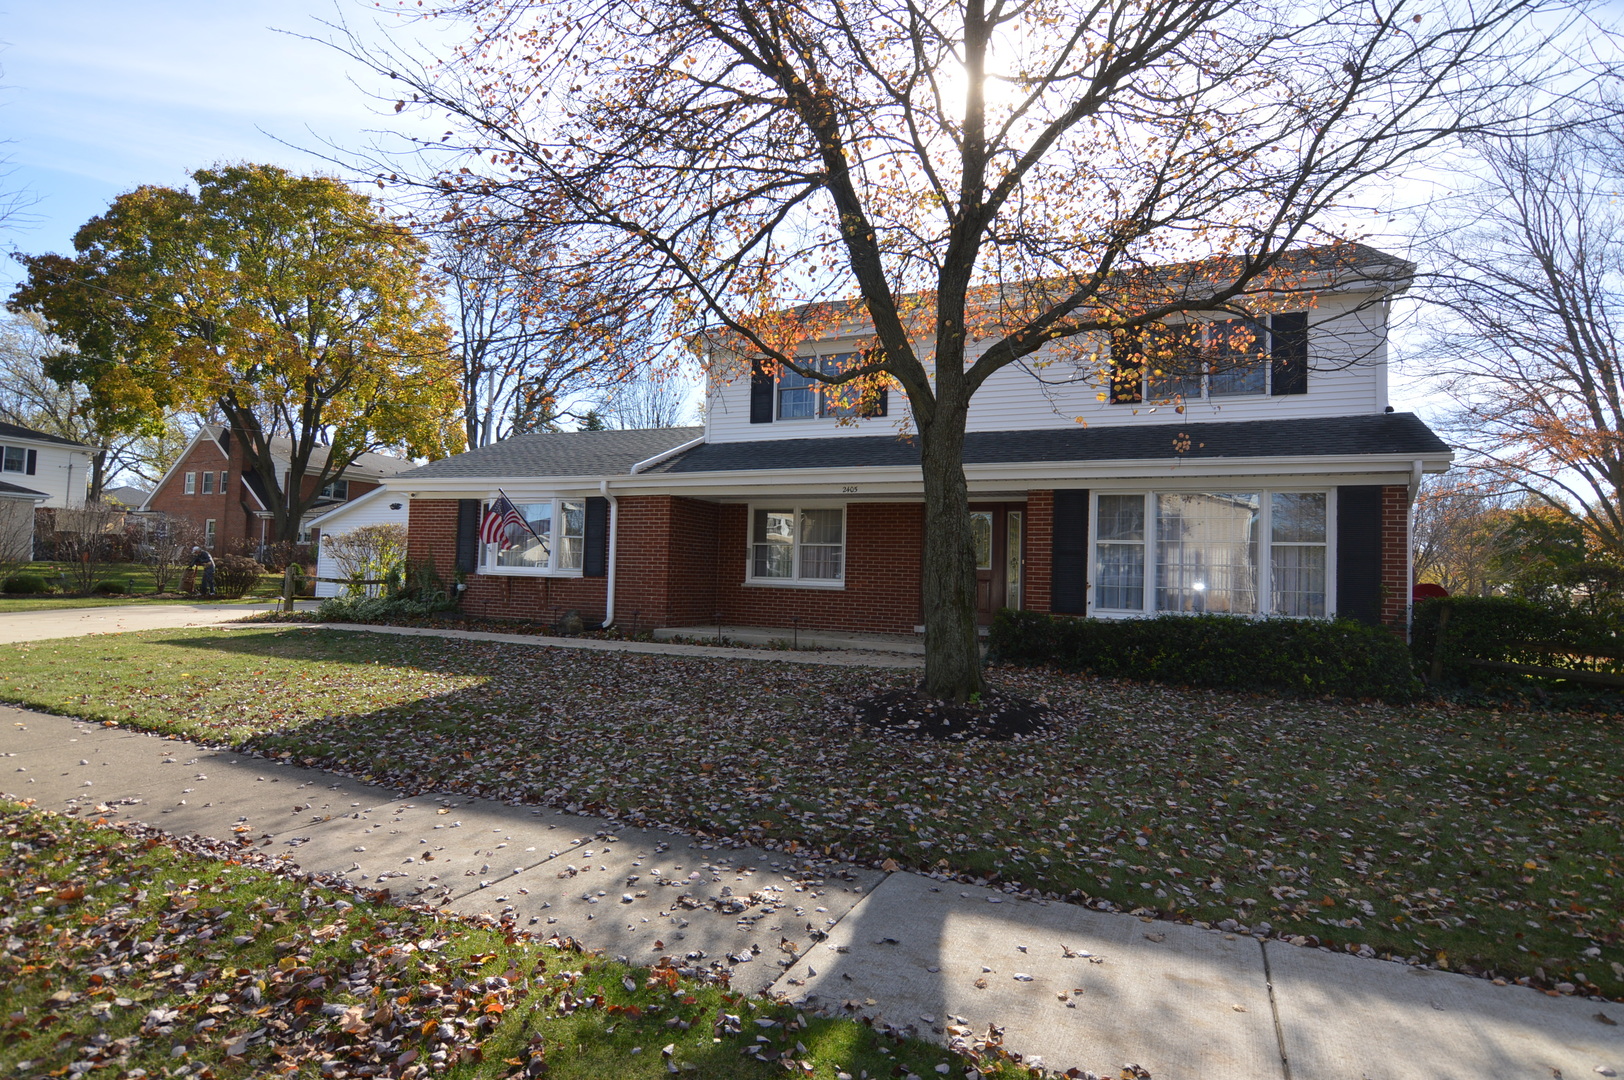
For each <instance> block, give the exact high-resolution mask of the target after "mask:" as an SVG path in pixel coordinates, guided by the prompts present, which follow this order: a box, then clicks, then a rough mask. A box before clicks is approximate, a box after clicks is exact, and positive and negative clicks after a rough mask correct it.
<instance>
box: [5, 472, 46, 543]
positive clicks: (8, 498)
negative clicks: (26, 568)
mask: <svg viewBox="0 0 1624 1080" xmlns="http://www.w3.org/2000/svg"><path fill="white" fill-rule="evenodd" d="M47 498H48V496H47V495H46V494H45V492H43V491H35V490H33V489H32V488H25V487H23V486H22V485H21V484H12V483H7V482H6V481H4V480H0V563H17V562H29V561H31V560H32V559H33V558H34V507H36V506H38V505H39V504H40V503H43V502H44V501H45V500H46V499H47Z"/></svg>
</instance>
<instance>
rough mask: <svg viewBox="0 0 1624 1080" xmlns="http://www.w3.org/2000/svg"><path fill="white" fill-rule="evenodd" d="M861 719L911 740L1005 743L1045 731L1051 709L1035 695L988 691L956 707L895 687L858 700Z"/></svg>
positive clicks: (872, 726) (920, 693) (857, 707)
mask: <svg viewBox="0 0 1624 1080" xmlns="http://www.w3.org/2000/svg"><path fill="white" fill-rule="evenodd" d="M855 705H856V709H857V716H858V719H859V720H861V721H862V722H863V723H864V724H865V725H867V726H868V727H871V728H878V729H880V730H882V731H887V732H890V733H892V734H895V735H901V736H904V737H906V738H921V739H945V740H949V741H961V740H964V739H992V740H994V741H997V742H1003V741H1006V740H1009V739H1013V738H1017V737H1019V736H1021V735H1030V734H1032V733H1033V732H1036V731H1041V730H1043V728H1044V727H1045V725H1046V723H1047V719H1048V712H1049V707H1048V706H1047V705H1044V704H1041V703H1039V702H1036V701H1033V700H1032V699H1031V698H1024V697H1018V696H1016V695H1014V694H1006V693H1002V692H1000V691H997V690H991V691H988V692H987V693H985V694H983V695H982V697H981V700H980V701H979V702H978V703H976V704H974V705H956V704H954V703H953V702H950V701H941V700H938V699H936V698H933V697H929V696H928V695H926V694H925V693H924V692H923V691H921V690H892V691H889V692H887V693H884V694H877V695H875V696H874V697H868V698H863V699H861V700H860V701H857V702H855Z"/></svg>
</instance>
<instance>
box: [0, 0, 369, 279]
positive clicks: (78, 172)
mask: <svg viewBox="0 0 1624 1080" xmlns="http://www.w3.org/2000/svg"><path fill="white" fill-rule="evenodd" d="M0 2H3V0H0ZM340 15H342V16H343V17H344V18H345V19H347V20H348V21H349V22H350V23H351V24H352V25H354V26H357V27H360V28H363V29H365V30H366V31H367V32H368V33H369V34H374V33H379V32H378V31H374V30H373V29H372V27H374V26H375V25H376V23H377V21H378V19H379V18H380V16H378V15H376V14H375V13H374V9H372V8H370V6H363V5H362V4H359V3H356V2H355V0H341V2H340V3H334V2H333V0H116V2H115V0H11V6H10V7H9V8H8V9H5V10H4V11H3V12H0V41H3V42H4V51H3V52H0V66H3V68H4V79H3V84H4V86H5V87H6V89H5V91H4V92H3V94H0V136H3V137H4V138H5V139H6V140H7V141H8V145H7V146H6V147H4V150H5V151H6V152H7V154H8V156H9V157H10V158H11V162H12V165H13V170H12V172H11V174H10V176H9V177H8V178H7V179H6V181H5V182H4V185H3V186H4V188H5V189H8V190H9V189H17V188H21V189H24V190H26V191H27V192H28V193H30V194H31V195H32V196H33V197H34V198H35V199H37V200H38V201H37V202H36V203H35V205H34V206H32V207H31V208H30V209H29V212H28V216H29V218H30V219H31V220H30V221H27V222H25V223H24V224H23V227H21V228H7V229H4V230H3V232H0V245H3V247H4V248H5V249H6V250H8V251H9V250H12V249H19V250H22V251H26V252H41V251H63V252H65V251H68V250H69V249H70V248H71V245H72V237H73V233H74V231H75V230H77V229H78V227H79V226H80V225H82V224H84V222H86V221H88V220H89V219H90V218H91V217H93V216H95V215H96V214H98V213H100V212H101V211H102V210H104V209H105V208H106V207H107V205H108V203H110V202H111V201H112V200H113V199H114V198H115V197H116V196H117V195H119V194H120V193H121V192H124V191H128V190H130V189H131V188H134V187H137V186H139V185H141V184H164V185H168V186H179V185H182V184H184V183H186V179H187V174H188V173H189V172H191V171H192V170H194V169H197V168H200V167H203V166H206V165H212V164H214V163H216V162H220V161H238V160H250V161H261V162H271V163H275V164H279V165H283V166H286V167H288V168H292V169H297V170H300V171H305V172H312V171H335V170H334V169H333V167H332V166H331V165H328V164H327V163H324V162H323V161H321V160H320V159H319V158H318V157H317V156H315V155H314V154H311V153H308V152H304V151H302V150H300V149H295V147H310V148H315V149H320V148H321V146H322V143H323V141H328V142H332V143H336V144H338V145H340V146H345V147H360V146H362V145H364V144H365V143H366V142H367V141H368V140H369V134H368V133H369V132H370V131H373V130H376V129H378V128H388V127H390V126H392V124H393V123H394V120H393V117H392V111H390V115H389V116H388V117H386V116H384V115H382V114H380V113H379V112H377V111H376V110H375V108H374V103H373V102H372V101H371V100H370V99H369V97H368V95H367V93H366V91H364V90H363V89H360V88H358V87H357V86H355V85H353V84H352V83H351V82H350V79H351V78H354V79H355V80H356V82H359V83H361V84H362V85H363V86H366V87H369V88H370V87H371V86H373V85H375V80H374V78H373V77H372V76H371V75H370V73H368V72H366V71H364V70H363V69H360V68H359V66H358V65H356V64H355V63H354V62H353V61H350V60H349V59H348V58H347V57H344V56H342V55H340V54H339V53H338V52H336V51H334V50H333V49H331V48H328V47H327V46H325V45H322V44H320V43H318V42H314V41H309V40H304V39H302V38H300V37H298V36H295V35H300V34H304V35H316V36H323V35H326V34H327V33H328V31H327V30H326V28H324V27H323V26H322V25H321V23H320V22H319V21H318V20H323V19H325V20H327V21H329V22H330V21H333V20H335V19H336V18H338V17H339V16H340ZM279 140H280V141H279ZM285 144H292V145H291V146H290V145H285ZM18 270H19V268H18V267H17V265H16V263H15V262H13V261H12V260H10V259H9V258H8V259H6V260H5V265H4V266H3V267H0V282H3V283H4V284H5V286H6V291H8V292H9V291H10V285H11V283H13V282H15V281H16V280H18V278H19V274H18Z"/></svg>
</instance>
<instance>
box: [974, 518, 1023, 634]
mask: <svg viewBox="0 0 1624 1080" xmlns="http://www.w3.org/2000/svg"><path fill="white" fill-rule="evenodd" d="M1025 510H1026V504H1025V503H972V504H971V505H970V542H971V544H972V546H973V547H974V549H975V553H976V622H978V623H980V624H981V625H983V626H985V625H987V624H988V623H991V622H992V617H993V616H994V615H995V614H997V612H998V609H999V608H1003V607H1012V608H1019V607H1020V606H1021V582H1022V577H1023V574H1022V565H1021V552H1022V548H1023V544H1022V529H1023V528H1024V525H1025V517H1026V515H1025V513H1024V511H1025Z"/></svg>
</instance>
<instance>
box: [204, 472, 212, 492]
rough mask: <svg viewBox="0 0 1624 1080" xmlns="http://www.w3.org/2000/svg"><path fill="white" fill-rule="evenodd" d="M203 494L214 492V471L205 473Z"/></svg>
mask: <svg viewBox="0 0 1624 1080" xmlns="http://www.w3.org/2000/svg"><path fill="white" fill-rule="evenodd" d="M203 494H205V495H213V494H214V474H213V473H212V472H206V473H204V474H203Z"/></svg>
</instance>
